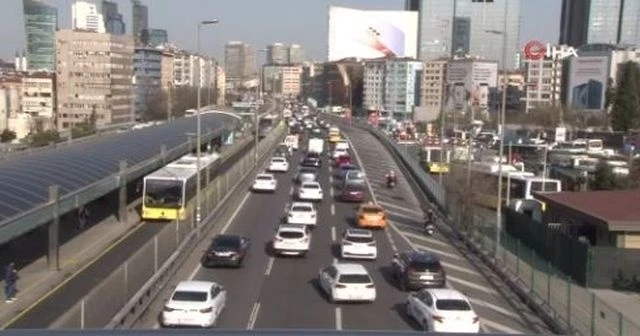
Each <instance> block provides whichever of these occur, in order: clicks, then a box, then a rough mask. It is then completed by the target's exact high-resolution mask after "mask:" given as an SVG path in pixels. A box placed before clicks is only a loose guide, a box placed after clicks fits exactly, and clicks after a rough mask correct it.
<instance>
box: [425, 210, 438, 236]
mask: <svg viewBox="0 0 640 336" xmlns="http://www.w3.org/2000/svg"><path fill="white" fill-rule="evenodd" d="M435 228H436V227H435V214H434V213H433V210H432V209H429V210H427V213H426V214H425V215H424V230H425V232H433V231H434V230H435Z"/></svg>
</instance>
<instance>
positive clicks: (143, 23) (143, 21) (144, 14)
mask: <svg viewBox="0 0 640 336" xmlns="http://www.w3.org/2000/svg"><path fill="white" fill-rule="evenodd" d="M131 6H132V11H133V17H132V21H133V32H132V34H133V38H134V41H135V43H136V44H140V43H142V40H143V37H142V32H143V31H146V30H147V29H149V9H148V8H147V6H145V5H143V4H142V2H140V0H131Z"/></svg>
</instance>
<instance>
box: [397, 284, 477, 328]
mask: <svg viewBox="0 0 640 336" xmlns="http://www.w3.org/2000/svg"><path fill="white" fill-rule="evenodd" d="M407 315H408V316H409V317H411V318H413V319H415V320H416V321H418V323H420V325H421V326H422V327H423V328H424V330H428V331H432V332H436V333H449V332H452V333H476V334H477V333H479V332H480V321H479V318H478V315H477V314H476V313H475V311H473V308H472V307H471V303H470V302H469V300H468V299H467V298H466V297H465V296H464V295H463V294H462V293H460V292H458V291H456V290H453V289H447V288H437V289H435V288H430V289H423V290H421V291H419V292H415V293H411V294H410V295H409V297H408V298H407Z"/></svg>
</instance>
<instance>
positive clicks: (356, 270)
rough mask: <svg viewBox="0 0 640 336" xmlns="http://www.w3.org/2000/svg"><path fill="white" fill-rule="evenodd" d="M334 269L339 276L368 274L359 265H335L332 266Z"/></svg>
mask: <svg viewBox="0 0 640 336" xmlns="http://www.w3.org/2000/svg"><path fill="white" fill-rule="evenodd" d="M334 267H335V268H336V270H337V271H338V273H340V274H369V272H367V269H366V268H364V266H362V265H360V264H355V263H344V264H342V263H337V264H334Z"/></svg>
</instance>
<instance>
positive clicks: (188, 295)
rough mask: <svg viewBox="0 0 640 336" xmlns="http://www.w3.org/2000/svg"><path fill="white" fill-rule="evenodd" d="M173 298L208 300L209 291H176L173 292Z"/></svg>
mask: <svg viewBox="0 0 640 336" xmlns="http://www.w3.org/2000/svg"><path fill="white" fill-rule="evenodd" d="M171 300H173V301H194V302H204V301H207V292H195V291H176V292H175V293H173V297H172V298H171Z"/></svg>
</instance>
